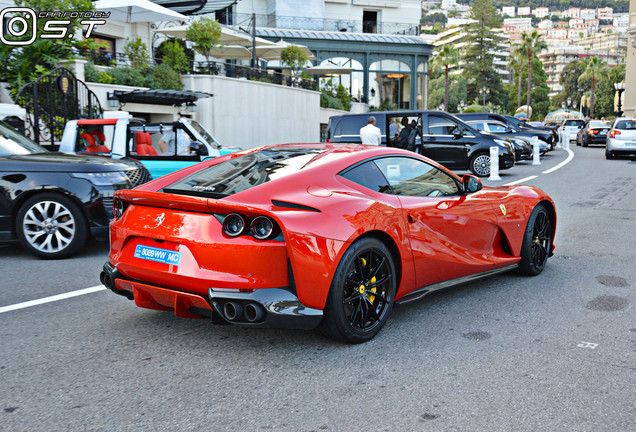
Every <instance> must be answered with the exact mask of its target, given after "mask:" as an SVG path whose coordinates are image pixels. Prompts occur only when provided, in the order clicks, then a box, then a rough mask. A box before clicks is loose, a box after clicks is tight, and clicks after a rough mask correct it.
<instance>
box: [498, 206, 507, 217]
mask: <svg viewBox="0 0 636 432" xmlns="http://www.w3.org/2000/svg"><path fill="white" fill-rule="evenodd" d="M499 208H500V209H501V212H502V213H503V215H504V216H505V215H506V206H505V205H503V204H499Z"/></svg>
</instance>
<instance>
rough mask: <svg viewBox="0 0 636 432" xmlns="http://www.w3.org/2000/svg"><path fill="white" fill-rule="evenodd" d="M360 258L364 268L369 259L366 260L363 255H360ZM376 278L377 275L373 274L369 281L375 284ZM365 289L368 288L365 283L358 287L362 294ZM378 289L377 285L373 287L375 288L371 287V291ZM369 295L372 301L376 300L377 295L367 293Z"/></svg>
mask: <svg viewBox="0 0 636 432" xmlns="http://www.w3.org/2000/svg"><path fill="white" fill-rule="evenodd" d="M358 259H359V260H360V263H361V264H362V267H363V268H364V267H366V266H367V260H365V259H364V258H362V257H360V258H358ZM376 280H377V279H376V278H375V276H373V277H372V278H371V280H370V281H369V282H368V283H370V284H373V283H375V282H376ZM365 289H366V287H365V286H364V285H360V287H359V288H358V290H359V291H360V294H364V291H365ZM377 289H378V288H377V287H373V288H371V291H373V292H377ZM367 297H368V299H369V300H370V301H371V303H373V301H374V300H375V296H374V295H367Z"/></svg>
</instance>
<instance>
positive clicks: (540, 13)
mask: <svg viewBox="0 0 636 432" xmlns="http://www.w3.org/2000/svg"><path fill="white" fill-rule="evenodd" d="M532 14H533V15H534V16H535V17H537V18H545V17H547V16H548V15H550V9H548V8H547V7H538V8H536V9H534V10H533V11H532Z"/></svg>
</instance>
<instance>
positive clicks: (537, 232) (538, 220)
mask: <svg viewBox="0 0 636 432" xmlns="http://www.w3.org/2000/svg"><path fill="white" fill-rule="evenodd" d="M552 230H553V228H552V219H551V217H550V214H549V213H548V210H547V208H546V207H545V205H543V204H539V205H538V206H536V207H535V208H534V210H533V211H532V214H531V215H530V218H529V219H528V225H527V226H526V231H525V233H524V236H523V244H522V245H521V261H520V262H519V272H520V273H521V274H523V275H526V276H536V275H538V274H539V273H541V272H542V271H543V269H544V268H545V264H546V262H547V261H548V257H549V255H550V249H551V248H552Z"/></svg>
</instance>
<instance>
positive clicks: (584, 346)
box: [577, 342, 598, 349]
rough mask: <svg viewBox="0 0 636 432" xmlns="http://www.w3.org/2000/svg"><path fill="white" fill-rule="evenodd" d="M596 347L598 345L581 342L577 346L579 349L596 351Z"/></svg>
mask: <svg viewBox="0 0 636 432" xmlns="http://www.w3.org/2000/svg"><path fill="white" fill-rule="evenodd" d="M597 346H598V344H597V343H594V342H581V343H580V344H578V345H577V347H579V348H589V349H596V347H597Z"/></svg>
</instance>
